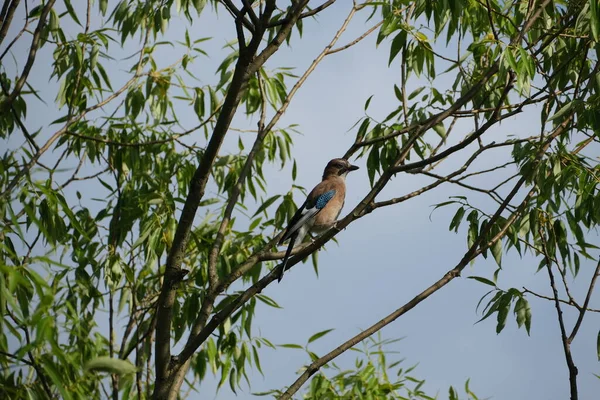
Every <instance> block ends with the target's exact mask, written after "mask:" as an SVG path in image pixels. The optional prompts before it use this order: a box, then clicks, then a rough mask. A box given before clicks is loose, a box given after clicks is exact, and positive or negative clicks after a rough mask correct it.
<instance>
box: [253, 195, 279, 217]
mask: <svg viewBox="0 0 600 400" xmlns="http://www.w3.org/2000/svg"><path fill="white" fill-rule="evenodd" d="M280 197H281V195H279V194H278V195H275V196H273V197H271V198H269V199H267V200H266V201H265V202H263V203H262V204H261V206H260V207H258V210H256V212H255V213H254V215H253V216H252V218H254V217H256V216H257V215H258V214H260V213H261V212H263V211H265V210H266V209H267V208H268V207H269V206H270V205H271V204H273V203H274V202H275V201H276V200H277V199H278V198H280Z"/></svg>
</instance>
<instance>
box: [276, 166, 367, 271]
mask: <svg viewBox="0 0 600 400" xmlns="http://www.w3.org/2000/svg"><path fill="white" fill-rule="evenodd" d="M357 169H358V167H357V166H356V165H352V164H350V163H349V162H348V160H346V159H344V158H334V159H333V160H331V161H329V162H328V163H327V166H326V167H325V171H324V172H323V180H322V181H321V183H319V184H318V185H317V186H315V188H314V189H313V190H311V192H310V193H309V194H308V197H307V198H306V201H305V202H304V204H302V207H300V208H299V209H298V211H296V214H294V216H293V217H292V219H291V220H290V222H289V223H288V226H287V228H286V229H285V231H284V234H283V236H282V237H281V240H279V243H278V245H279V246H281V245H282V244H283V242H285V241H286V240H288V239H289V240H290V244H289V245H288V248H287V251H286V252H285V257H284V258H283V263H282V266H281V272H280V273H279V279H278V281H279V282H281V278H283V274H284V272H285V267H286V265H287V262H288V259H289V258H290V253H291V252H292V249H293V248H294V246H295V245H296V244H300V243H302V240H303V239H304V236H306V234H307V233H308V232H309V231H310V232H314V233H320V232H323V231H326V230H327V229H329V228H330V227H332V226H333V225H334V224H335V222H336V220H337V217H338V216H339V215H340V212H341V211H342V207H344V199H345V197H346V175H347V174H348V172H350V171H355V170H357Z"/></svg>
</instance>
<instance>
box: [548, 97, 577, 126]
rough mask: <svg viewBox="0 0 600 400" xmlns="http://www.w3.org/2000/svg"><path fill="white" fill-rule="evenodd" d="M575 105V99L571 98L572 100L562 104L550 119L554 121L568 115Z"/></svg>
mask: <svg viewBox="0 0 600 400" xmlns="http://www.w3.org/2000/svg"><path fill="white" fill-rule="evenodd" d="M574 105H575V100H571V101H570V102H568V103H567V104H565V105H564V106H562V107H561V108H560V109H559V110H558V111H557V112H556V113H555V114H554V115H553V116H552V117H550V118H548V121H553V120H555V119H558V118H561V117H562V116H564V115H566V114H567V113H568V112H569V111H570V110H571V109H572V108H573V106H574Z"/></svg>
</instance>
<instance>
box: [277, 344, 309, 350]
mask: <svg viewBox="0 0 600 400" xmlns="http://www.w3.org/2000/svg"><path fill="white" fill-rule="evenodd" d="M279 347H285V348H286V349H303V348H304V347H302V346H300V345H299V344H294V343H286V344H280V345H279Z"/></svg>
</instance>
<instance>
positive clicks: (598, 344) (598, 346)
mask: <svg viewBox="0 0 600 400" xmlns="http://www.w3.org/2000/svg"><path fill="white" fill-rule="evenodd" d="M596 355H597V356H598V361H600V331H598V338H597V339H596Z"/></svg>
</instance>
